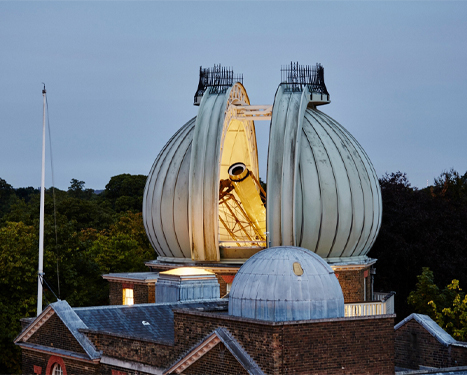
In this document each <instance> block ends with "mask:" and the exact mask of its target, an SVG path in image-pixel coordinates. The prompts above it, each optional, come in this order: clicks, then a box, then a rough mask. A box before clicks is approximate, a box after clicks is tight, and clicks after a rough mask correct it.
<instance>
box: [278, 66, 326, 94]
mask: <svg viewBox="0 0 467 375" xmlns="http://www.w3.org/2000/svg"><path fill="white" fill-rule="evenodd" d="M281 83H282V84H286V85H287V90H289V91H303V89H304V88H305V86H308V89H309V90H310V92H315V93H320V94H326V95H329V93H328V90H327V89H326V85H325V84H324V68H323V66H322V65H321V64H316V66H311V65H299V64H298V62H296V63H294V62H291V63H290V65H285V66H282V67H281Z"/></svg>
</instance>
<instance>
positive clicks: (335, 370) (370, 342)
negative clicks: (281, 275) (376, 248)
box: [174, 310, 394, 375]
mask: <svg viewBox="0 0 467 375" xmlns="http://www.w3.org/2000/svg"><path fill="white" fill-rule="evenodd" d="M174 323H175V349H176V352H180V353H182V352H184V351H186V350H187V349H190V348H192V347H193V346H194V345H195V344H196V343H198V342H200V340H201V339H203V338H204V337H205V336H206V335H207V334H209V333H210V332H212V331H213V330H214V329H216V328H217V327H225V328H227V329H228V330H229V331H230V333H231V334H232V335H233V336H234V337H235V339H236V340H237V341H238V342H239V343H240V345H242V347H243V348H244V349H245V350H246V351H247V352H248V354H249V355H250V356H251V357H252V358H253V359H254V360H255V361H256V363H257V364H258V365H259V366H260V367H261V369H262V370H263V371H264V372H265V373H267V374H283V373H297V374H298V373H303V374H305V373H308V374H310V373H317V374H320V375H321V374H350V373H354V374H355V373H357V374H376V373H378V374H393V373H394V318H393V317H388V316H385V317H383V318H377V319H376V318H374V317H373V318H352V319H336V320H332V321H330V320H328V321H314V322H310V321H307V322H305V323H303V322H287V323H268V322H264V323H258V322H257V321H252V320H249V319H242V318H234V317H226V316H219V315H216V314H209V313H201V312H200V313H195V312H182V311H180V310H178V311H174ZM342 367H344V369H342Z"/></svg>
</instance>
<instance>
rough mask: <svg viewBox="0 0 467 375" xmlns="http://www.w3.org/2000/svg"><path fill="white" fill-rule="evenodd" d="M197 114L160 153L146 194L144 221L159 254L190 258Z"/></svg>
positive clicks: (149, 176)
mask: <svg viewBox="0 0 467 375" xmlns="http://www.w3.org/2000/svg"><path fill="white" fill-rule="evenodd" d="M195 121H196V117H195V118H192V119H191V120H190V121H188V122H187V123H186V124H185V125H183V126H182V127H181V128H180V129H179V130H178V131H177V132H176V133H175V135H174V136H173V137H172V138H171V139H170V140H169V142H167V144H166V145H165V146H164V148H163V149H162V151H161V152H160V153H159V155H158V156H157V158H156V160H155V162H154V164H153V166H152V168H151V171H150V172H149V175H148V179H147V180H146V187H145V189H144V196H143V221H144V227H145V229H146V233H147V235H148V238H149V241H150V242H151V244H152V246H153V247H154V249H155V250H156V252H157V254H158V255H160V256H165V257H176V258H190V257H191V251H190V239H189V235H188V234H189V229H188V180H189V170H190V159H191V145H192V141H193V130H194V127H195Z"/></svg>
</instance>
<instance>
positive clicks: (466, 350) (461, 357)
mask: <svg viewBox="0 0 467 375" xmlns="http://www.w3.org/2000/svg"><path fill="white" fill-rule="evenodd" d="M451 365H452V366H467V346H456V345H452V346H451Z"/></svg>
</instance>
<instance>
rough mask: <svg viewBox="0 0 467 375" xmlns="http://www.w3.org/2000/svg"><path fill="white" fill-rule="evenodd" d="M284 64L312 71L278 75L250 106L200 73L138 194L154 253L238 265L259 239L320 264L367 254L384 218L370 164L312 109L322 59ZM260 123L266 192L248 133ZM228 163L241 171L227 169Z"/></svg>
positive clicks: (226, 77)
mask: <svg viewBox="0 0 467 375" xmlns="http://www.w3.org/2000/svg"><path fill="white" fill-rule="evenodd" d="M287 72H288V73H290V74H292V73H293V74H295V73H297V75H293V77H306V76H307V74H309V73H310V72H311V73H312V74H311V73H310V74H311V75H310V76H309V78H310V80H309V82H308V81H307V82H308V83H306V84H301V83H296V81H294V80H293V81H290V82H289V81H287V79H288V78H287V79H286V80H285V81H283V82H282V83H281V84H280V85H279V88H278V90H277V92H276V95H275V98H274V103H273V105H272V106H271V105H264V106H263V105H250V100H249V97H248V95H247V92H246V89H245V87H244V86H243V84H242V83H241V82H239V81H235V79H234V78H233V74H231V73H232V72H230V71H224V70H222V69H219V68H216V67H215V69H214V70H212V71H211V70H209V69H207V70H203V69H202V70H200V88H201V89H200V88H199V90H198V91H197V95H196V96H195V104H199V110H198V114H197V116H196V117H194V118H193V119H191V120H190V121H188V122H187V123H186V124H185V125H183V126H182V127H181V128H180V129H179V130H178V131H177V132H176V133H175V135H174V136H173V137H172V138H171V139H170V140H169V141H168V142H167V144H166V145H165V146H164V148H163V149H162V151H161V152H160V153H159V155H158V156H157V158H156V160H155V162H154V164H153V167H152V169H151V171H150V172H149V176H148V179H147V182H146V187H145V191H144V196H143V221H144V225H145V229H146V233H147V235H148V238H149V240H150V242H151V244H152V246H153V247H154V249H155V250H156V253H157V254H158V256H159V258H158V260H160V261H163V262H164V261H166V262H174V261H175V262H184V261H186V260H193V261H195V262H214V263H216V262H223V261H224V262H226V263H232V264H233V263H237V264H242V263H244V261H245V260H246V259H248V258H250V257H251V256H252V255H254V254H256V253H257V252H259V251H261V250H262V249H264V248H266V247H268V246H298V247H302V248H305V249H308V250H310V251H312V252H314V253H316V254H318V255H319V256H320V257H322V258H323V259H325V260H326V261H327V262H328V263H333V264H356V263H358V264H363V263H365V262H367V261H368V259H369V258H368V257H367V253H368V252H369V250H370V249H371V247H372V245H373V243H374V241H375V240H376V237H377V235H378V232H379V229H380V226H381V218H382V203H381V189H380V186H379V182H378V178H377V175H376V172H375V170H374V168H373V165H372V164H371V161H370V159H369V157H368V156H367V154H366V153H365V151H364V150H363V148H362V147H361V145H360V144H359V143H358V142H357V140H356V139H355V138H354V137H353V136H352V135H351V134H350V133H349V132H348V131H347V130H346V129H345V128H344V127H343V126H341V125H340V124H339V123H338V122H337V121H335V120H333V119H332V118H331V117H329V116H328V115H326V114H325V113H323V112H322V111H320V110H318V109H317V106H318V105H323V104H328V103H329V102H330V100H329V94H328V93H327V89H326V87H325V85H324V78H323V71H322V67H320V66H318V67H317V70H316V71H315V72H313V71H312V70H310V69H308V68H305V69H304V68H303V67H291V68H290V69H289V70H287ZM298 73H300V74H298ZM302 73H303V74H302ZM287 77H289V76H287ZM289 78H290V77H289ZM294 79H295V78H294ZM310 82H311V83H313V82H315V83H314V84H313V85H312V84H311V83H310ZM262 120H263V121H264V120H270V121H271V122H270V133H269V148H268V160H267V178H266V184H267V192H266V193H265V192H264V191H263V190H262V187H261V184H260V182H259V169H258V152H257V144H256V132H255V122H257V121H262ZM235 165H237V166H238V165H241V166H242V167H241V168H242V170H243V172H242V173H243V174H244V175H245V176H244V177H245V179H243V177H242V179H240V180H238V179H237V178H236V177H235V176H233V177H232V175H230V174H229V170H230V168H231V167H233V166H235ZM243 174H242V176H243ZM250 177H251V178H250ZM261 194H262V195H261ZM265 195H266V197H264V196H265ZM265 201H266V204H264V202H265Z"/></svg>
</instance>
